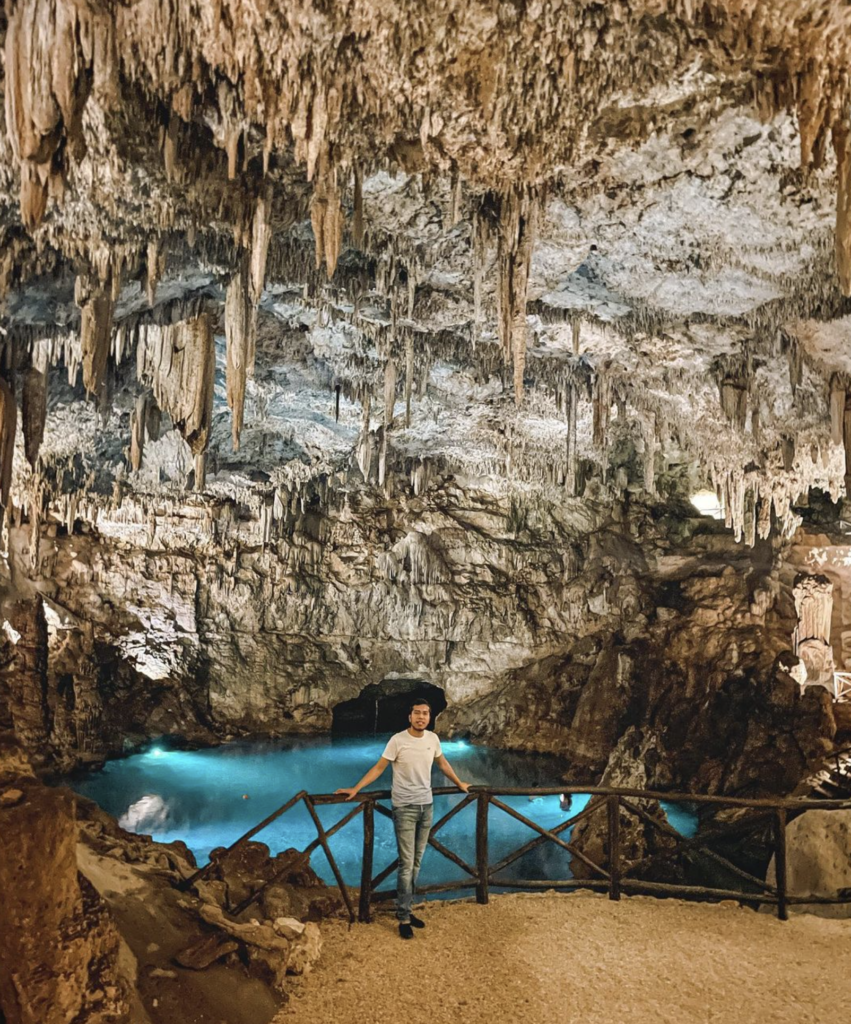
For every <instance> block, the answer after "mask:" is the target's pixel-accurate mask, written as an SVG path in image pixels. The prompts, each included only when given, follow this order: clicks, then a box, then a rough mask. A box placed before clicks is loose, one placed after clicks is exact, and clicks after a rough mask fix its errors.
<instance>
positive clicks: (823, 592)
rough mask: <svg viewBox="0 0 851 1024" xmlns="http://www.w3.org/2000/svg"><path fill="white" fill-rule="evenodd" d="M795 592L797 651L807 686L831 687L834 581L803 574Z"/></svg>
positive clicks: (795, 586) (819, 576) (799, 578)
mask: <svg viewBox="0 0 851 1024" xmlns="http://www.w3.org/2000/svg"><path fill="white" fill-rule="evenodd" d="M792 592H793V594H794V597H795V611H796V612H797V614H798V625H797V626H796V628H795V638H794V644H795V653H796V654H797V655H798V657H799V658H800V659H801V660H802V661H803V662H804V664H805V665H806V667H807V681H806V685H808V686H813V685H818V686H825V687H827V688H828V689H829V690H832V689H833V673H834V671H835V670H836V664H835V662H834V659H833V647H832V646H831V643H830V621H831V616H832V613H833V584H832V583H831V581H830V580H829V579H828V578H827V577H826V576H821V575H818V576H810V575H808V574H806V573H802V574H801V575H799V576H798V577H797V578H796V580H795V585H794V588H793V591H792Z"/></svg>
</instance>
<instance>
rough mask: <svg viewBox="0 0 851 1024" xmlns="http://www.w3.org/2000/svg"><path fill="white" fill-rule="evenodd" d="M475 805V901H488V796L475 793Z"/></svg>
mask: <svg viewBox="0 0 851 1024" xmlns="http://www.w3.org/2000/svg"><path fill="white" fill-rule="evenodd" d="M477 799H478V804H477V806H476V902H477V903H487V901H488V807H489V804H490V796H489V795H488V794H487V793H478V794H477Z"/></svg>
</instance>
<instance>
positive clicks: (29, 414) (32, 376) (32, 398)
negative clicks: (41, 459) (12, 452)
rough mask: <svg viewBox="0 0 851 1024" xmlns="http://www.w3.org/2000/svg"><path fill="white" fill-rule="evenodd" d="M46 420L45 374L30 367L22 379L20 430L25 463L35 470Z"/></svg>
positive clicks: (34, 367) (36, 368) (35, 367)
mask: <svg viewBox="0 0 851 1024" xmlns="http://www.w3.org/2000/svg"><path fill="white" fill-rule="evenodd" d="M46 420H47V374H46V372H44V371H43V370H41V369H39V368H38V367H37V366H35V365H33V366H31V367H30V368H29V369H28V370H27V372H26V375H25V377H24V386H23V393H22V395H21V429H22V430H23V434H24V453H25V454H26V457H27V462H29V464H30V466H31V467H32V468H33V469H35V464H36V461H37V460H38V452H39V449H40V448H41V442H42V440H43V438H44V425H45V422H46Z"/></svg>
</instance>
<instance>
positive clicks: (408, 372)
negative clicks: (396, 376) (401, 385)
mask: <svg viewBox="0 0 851 1024" xmlns="http://www.w3.org/2000/svg"><path fill="white" fill-rule="evenodd" d="M413 386H414V336H413V334H412V333H411V331H407V332H406V334H405V426H406V427H410V425H411V392H412V390H413Z"/></svg>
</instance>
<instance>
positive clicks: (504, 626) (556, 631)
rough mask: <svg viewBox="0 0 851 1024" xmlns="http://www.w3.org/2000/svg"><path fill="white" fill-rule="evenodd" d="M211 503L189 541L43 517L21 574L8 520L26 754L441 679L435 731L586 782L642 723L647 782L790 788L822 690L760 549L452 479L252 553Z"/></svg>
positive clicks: (819, 710) (661, 519)
mask: <svg viewBox="0 0 851 1024" xmlns="http://www.w3.org/2000/svg"><path fill="white" fill-rule="evenodd" d="M125 511H126V510H125ZM231 515H232V525H231V528H230V529H229V532H227V533H223V530H224V528H223V527H222V528H221V529H220V530H219V531H218V533H217V532H216V531H215V530H214V531H212V534H215V537H214V538H213V539H210V538H207V539H205V538H204V536H203V535H201V534H200V533H196V535H195V540H194V546H193V541H192V540H191V539H190V538H191V537H192V531H191V525H192V520H191V519H190V518H189V512H188V510H187V509H185V508H184V509H182V510H181V509H180V508H177V509H171V510H170V511H168V512H164V513H163V515H162V516H160V517H158V518H157V521H156V523H154V524H151V523H146V524H144V528H143V527H142V526H141V525H140V526H139V529H138V530H137V531H136V532H135V533H134V532H133V531H132V530H130V529H126V530H125V531H124V533H123V534H122V535H121V536H117V535H116V531H115V522H114V521H112V522H110V521H109V520H108V519H105V520H103V521H101V522H100V523H99V528H98V530H97V531H95V530H89V531H88V532H86V533H82V534H81V533H75V534H72V535H67V534H65V535H60V531H57V530H55V528H54V529H53V531H52V532H53V533H54V536H45V537H43V538H42V541H41V545H40V556H39V557H40V565H39V574H38V576H37V577H36V576H33V575H32V573H31V571H30V575H29V576H27V570H26V557H25V548H26V543H25V542H26V531H25V529H22V530H21V531H19V534H18V535H17V536H16V537H15V538H13V541H14V543H13V545H12V547H13V550H14V551H17V552H18V557H17V560H14V559H13V567H14V568H15V570H16V571H15V584H16V586H17V587H18V590H19V592H24V591H26V592H27V593H28V594H29V600H30V602H31V604H32V607H35V606H36V604H37V603H38V601H37V597H38V595H42V596H44V598H45V607H46V608H47V611H48V634H49V643H48V647H49V656H48V658H47V668H46V670H45V678H44V680H43V683H42V685H43V692H44V694H45V705H46V707H45V710H44V717H45V723H46V725H45V728H46V730H47V733H48V736H49V740H48V742H47V743H46V744H45V745H44V749H45V750H47V751H48V752H49V753H50V755H51V756H52V757H53V758H54V759H58V761H59V763H60V764H63V765H66V766H67V765H70V764H74V763H78V762H80V761H87V760H97V759H99V758H103V757H104V756H107V755H108V754H112V753H114V752H117V751H121V750H122V749H127V748H128V747H132V745H134V744H137V743H139V742H141V741H143V740H144V739H145V738H148V737H155V736H161V735H173V736H176V737H180V738H181V739H183V740H188V741H189V742H200V743H205V742H214V741H216V740H217V739H219V738H223V737H226V736H232V735H240V734H243V735H246V734H273V735H275V734H283V733H287V732H297V731H311V730H312V731H316V730H327V729H329V728H330V726H331V722H332V714H333V708H334V706H335V705H336V704H338V703H341V702H342V701H346V700H350V699H352V698H354V697H357V696H358V695H359V693H360V692H361V691H362V690H363V689H364V688H365V687H366V686H369V685H374V684H378V683H381V682H382V680H385V679H387V678H393V677H408V678H417V679H421V680H427V681H428V682H430V683H432V684H433V685H436V686H439V687H442V688H443V689H444V690H445V692H446V697H447V700H448V703H449V707H448V708H447V710H446V711H445V712H444V713H443V715H442V716H441V719H440V723H439V727H440V729H441V731H443V732H444V733H447V734H450V735H469V736H471V737H472V738H473V739H475V740H479V741H482V742H489V743H494V744H500V745H504V746H509V747H515V748H521V749H531V750H540V751H548V752H555V753H559V754H561V755H563V756H565V757H566V758H568V759H569V760H570V761H571V763H572V764H573V765H574V767H575V770H576V771H577V772H578V773H580V774H584V775H587V776H588V777H593V776H598V775H599V773H600V772H602V770H603V769H604V768H605V766H606V763H607V761H608V758H609V756H610V754H611V752H612V751H613V750H614V749H615V747H616V745H617V743H618V741H619V739H620V738H621V737H622V736H623V734H624V733H625V732H626V731H627V729H629V728H638V729H641V730H644V731H645V732H646V733H648V735H649V734H652V736H653V738H654V741H653V744H652V746H653V748H654V750H655V751H656V755H655V761H654V763H653V764H652V765H651V766H650V768H649V771H648V778H649V779H650V781H651V782H652V783H653V784H660V785H682V786H688V785H695V786H697V787H699V788H702V789H707V790H710V791H712V790H728V791H744V790H748V789H759V790H788V789H791V788H793V787H794V786H795V784H796V783H797V782H798V780H799V779H800V778H801V776H802V774H803V773H804V772H805V769H806V765H807V764H809V763H811V762H812V760H813V759H814V758H816V757H817V756H818V755H819V754H820V753H822V752H823V751H824V750H825V749H826V747H827V745H828V742H829V739H830V737H831V735H832V732H833V728H834V726H833V721H832V717H831V714H830V709H829V707H822V705H821V704H819V703H818V700H817V699H816V698H812V699H811V700H810V701H809V703H807V704H806V707H804V705H802V704H801V703H800V700H799V698H797V696H796V690H795V687H794V686H793V687H792V689H789V686H788V678H787V677H785V675H784V674H783V673H782V672H778V671H775V661H776V658H777V656H778V654H779V653H780V652H781V651H784V650H788V649H789V647H790V644H791V636H792V632H793V630H794V625H795V611H794V604H793V601H792V598H791V593H790V592H788V588H784V587H783V586H781V583H780V576H781V569H782V554H783V552H782V549H781V548H780V546H779V542H769V541H765V542H758V543H757V545H756V547H755V548H753V549H751V548H747V547H745V546H742V545H736V544H735V543H734V541H733V538H732V537H731V536H730V534H729V533H725V532H724V531H723V528H722V527H721V526H720V524H715V523H713V522H712V521H710V520H707V519H699V518H696V517H695V518H689V516H688V514H687V513H684V512H682V511H681V512H680V513H679V514H671V513H670V512H669V513H667V514H666V515H664V516H660V514H659V512H658V510H655V509H653V508H652V507H647V506H643V505H638V504H636V505H633V506H632V507H630V506H629V505H624V504H617V505H611V504H604V503H599V504H595V503H593V502H589V501H588V500H585V501H583V502H579V501H576V502H571V501H566V502H564V503H563V504H561V505H558V506H556V505H547V504H543V503H540V502H538V503H535V504H533V505H530V506H529V507H527V508H525V509H524V511H523V514H522V515H518V509H517V503H516V499H509V498H508V497H507V496H506V497H505V498H498V497H495V496H494V494H493V493H492V492H484V491H478V490H476V489H475V488H473V487H469V486H468V487H467V488H466V489H464V488H461V487H459V486H458V485H457V483H455V482H453V481H452V480H451V479H448V480H445V481H443V482H442V483H440V484H439V485H437V486H435V487H433V488H432V489H431V490H429V492H428V493H427V495H425V496H419V497H416V496H411V495H409V496H405V495H396V496H395V497H394V498H392V499H388V498H387V497H385V496H383V495H377V494H376V493H374V492H361V493H359V494H353V495H351V496H349V497H348V498H346V499H345V500H336V501H329V502H328V503H327V504H326V505H325V506H324V507H323V511H322V512H320V511H318V509H314V508H311V507H310V506H309V505H308V506H307V507H305V508H302V509H300V510H299V511H298V512H297V513H296V514H294V515H293V516H292V517H291V519H290V521H289V525H288V527H287V530H286V531H285V532H284V533H283V534H282V535H281V536H280V537H279V538H278V539H275V540H273V541H271V542H270V543H269V544H267V545H265V546H263V545H259V546H258V545H257V544H256V543H254V544H243V543H241V536H240V532H239V522H238V520H239V517H238V515H235V514H233V513H231ZM126 519H127V517H126V515H125V520H126ZM110 534H112V535H110ZM212 534H211V536H212ZM242 539H244V538H242ZM14 607H17V606H14ZM8 614H11V615H12V616H13V618H14V614H15V613H14V608H13V609H12V611H10V612H9V613H8ZM13 625H14V623H13ZM16 628H20V627H16ZM19 662H20V659H17V660H15V661H13V662H12V667H10V668H9V669H8V670H7V672H6V679H5V685H6V688H7V698H6V699H7V700H8V701H9V702H10V706H11V707H12V708H13V709H14V708H15V706H16V703H17V704H21V703H25V701H26V698H25V694H24V688H25V687H24V684H25V682H26V680H27V679H28V678H29V677H28V676H26V674H25V673H22V674H18V675H16V674H15V668H14V666H15V665H17V664H18V663H19ZM20 663H21V664H27V663H28V662H26V661H24V662H20ZM26 686H27V687H29V689H27V692H31V691H32V687H31V686H30V685H29V683H26ZM13 717H14V715H13ZM779 766H780V767H779Z"/></svg>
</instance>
